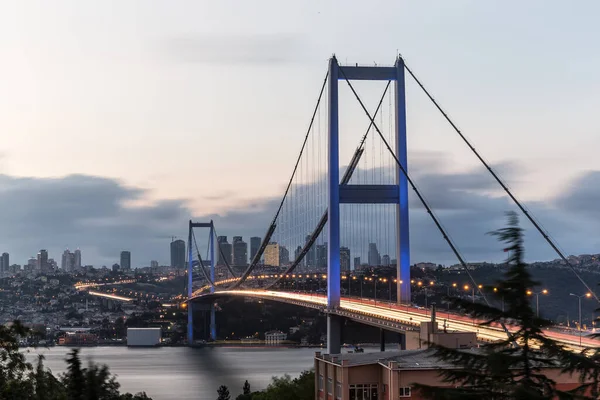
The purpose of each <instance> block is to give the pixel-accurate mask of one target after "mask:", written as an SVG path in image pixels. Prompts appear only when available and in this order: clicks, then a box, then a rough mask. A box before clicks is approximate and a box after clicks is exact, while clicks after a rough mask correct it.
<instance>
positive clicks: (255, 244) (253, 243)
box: [250, 236, 262, 261]
mask: <svg viewBox="0 0 600 400" xmlns="http://www.w3.org/2000/svg"><path fill="white" fill-rule="evenodd" d="M261 243H262V239H261V238H259V237H258V236H254V237H251V238H250V260H251V261H252V260H254V256H255V255H256V253H258V249H260V245H261Z"/></svg>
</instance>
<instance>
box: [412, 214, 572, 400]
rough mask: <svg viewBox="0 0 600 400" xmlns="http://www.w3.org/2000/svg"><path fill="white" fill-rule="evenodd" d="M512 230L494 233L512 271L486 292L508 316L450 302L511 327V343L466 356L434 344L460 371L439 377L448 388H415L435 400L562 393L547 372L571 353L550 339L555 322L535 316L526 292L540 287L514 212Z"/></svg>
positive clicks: (531, 399) (439, 354) (487, 308)
mask: <svg viewBox="0 0 600 400" xmlns="http://www.w3.org/2000/svg"><path fill="white" fill-rule="evenodd" d="M508 219H509V223H508V227H506V228H503V229H500V230H498V231H495V232H492V234H493V235H494V236H496V237H498V239H499V240H500V241H502V242H505V243H506V244H507V247H506V248H505V249H504V250H505V251H507V252H508V254H509V257H508V264H509V267H508V269H507V271H506V273H505V274H504V279H503V280H501V281H499V282H498V283H497V285H496V287H495V288H485V289H484V290H486V289H487V290H486V291H487V292H488V293H491V294H492V295H493V296H496V297H497V298H498V299H500V298H501V297H503V298H504V299H505V311H502V310H500V309H498V308H495V307H493V306H488V305H485V304H479V303H472V302H471V301H469V300H464V299H461V298H450V299H449V301H450V302H451V303H452V304H454V306H457V307H461V308H463V309H464V310H465V311H466V312H467V313H468V314H470V315H471V316H472V317H473V318H477V319H480V320H483V321H484V322H482V323H481V325H492V324H494V325H497V324H501V323H506V324H510V326H511V334H510V335H508V334H507V337H506V339H504V340H500V341H498V342H495V343H489V344H485V345H483V346H482V348H481V349H480V351H464V350H458V349H450V348H445V347H442V346H439V345H435V344H431V346H430V347H432V349H433V352H434V357H436V358H438V359H439V360H440V361H442V362H446V363H449V364H452V365H454V366H456V367H457V368H453V369H448V368H446V369H443V370H442V371H441V373H440V375H441V378H442V380H443V382H445V383H446V384H447V385H448V387H447V388H440V387H431V386H425V385H415V388H417V389H419V390H420V391H421V393H422V394H423V395H424V396H425V397H427V398H432V399H481V398H487V399H527V400H535V399H550V398H554V397H556V396H558V395H560V393H559V392H558V390H557V389H556V384H555V382H554V381H553V380H551V379H549V378H548V377H546V375H545V374H544V373H543V368H544V367H556V366H557V365H558V364H557V362H559V361H560V360H561V358H563V357H566V356H567V355H568V352H567V351H566V350H565V349H564V348H563V347H562V346H561V345H560V344H558V343H557V342H555V341H553V340H551V339H549V338H547V337H546V336H545V335H544V333H543V329H544V328H546V327H549V326H550V325H551V322H550V321H548V320H545V319H542V318H538V317H537V316H536V313H535V310H534V309H533V307H532V305H531V302H530V297H529V296H528V295H527V291H528V290H531V289H532V288H534V287H535V286H537V285H538V282H535V281H533V279H532V277H531V274H530V273H529V271H528V270H527V266H526V264H525V263H524V261H523V256H524V252H525V250H524V246H523V231H522V229H521V228H520V227H519V221H518V217H517V215H516V214H515V213H510V214H509V218H508Z"/></svg>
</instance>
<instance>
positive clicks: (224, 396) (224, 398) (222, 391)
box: [217, 385, 231, 400]
mask: <svg viewBox="0 0 600 400" xmlns="http://www.w3.org/2000/svg"><path fill="white" fill-rule="evenodd" d="M217 394H218V395H219V397H217V400H231V395H230V394H229V389H227V386H225V385H221V386H219V389H217Z"/></svg>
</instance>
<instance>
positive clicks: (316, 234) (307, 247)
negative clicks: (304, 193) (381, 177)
mask: <svg viewBox="0 0 600 400" xmlns="http://www.w3.org/2000/svg"><path fill="white" fill-rule="evenodd" d="M391 83H392V81H388V82H387V85H386V86H385V90H384V91H383V94H382V95H381V99H380V100H379V104H377V108H376V109H375V114H374V115H377V114H378V113H379V109H380V108H381V104H382V103H383V100H384V99H385V95H386V94H387V92H388V89H389V87H390V84H391ZM372 126H373V122H369V126H368V127H367V130H366V131H365V134H364V135H363V137H362V139H361V141H360V143H359V144H358V147H357V148H356V150H355V151H354V155H353V156H352V159H351V160H350V164H348V168H346V172H345V173H344V175H343V176H342V179H341V181H340V185H346V184H348V182H350V179H351V178H352V174H353V173H354V171H355V170H356V168H357V167H358V162H359V161H360V158H361V156H362V154H363V152H364V149H363V147H364V144H365V142H366V140H367V136H368V135H369V132H370V131H371V127H372ZM328 218H329V214H328V213H327V209H325V212H324V213H323V215H322V216H321V218H320V219H319V222H318V224H317V227H316V228H315V230H314V231H313V233H312V234H311V236H310V239H309V240H308V241H306V243H305V244H304V247H303V248H302V250H301V251H300V253H299V254H298V256H297V257H296V259H295V260H294V262H293V263H292V264H291V265H290V266H289V267H288V268H287V269H286V271H285V272H284V273H283V274H280V275H279V277H278V278H277V279H276V280H275V281H273V282H271V283H270V284H269V285H268V286H267V287H266V288H265V289H270V288H271V287H273V286H275V285H276V284H277V283H279V281H281V280H282V279H283V278H284V277H285V276H286V275H288V274H291V273H292V272H293V271H294V270H295V269H296V267H297V266H298V265H299V264H300V263H301V262H302V260H303V259H304V257H305V256H306V254H307V253H308V252H309V250H310V249H311V247H312V246H313V245H314V243H315V241H316V240H317V238H318V237H319V235H320V234H321V232H322V231H323V228H324V227H325V224H326V223H327V220H328Z"/></svg>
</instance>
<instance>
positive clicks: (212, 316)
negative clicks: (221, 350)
mask: <svg viewBox="0 0 600 400" xmlns="http://www.w3.org/2000/svg"><path fill="white" fill-rule="evenodd" d="M210 340H217V321H216V318H215V305H214V304H211V305H210Z"/></svg>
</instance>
